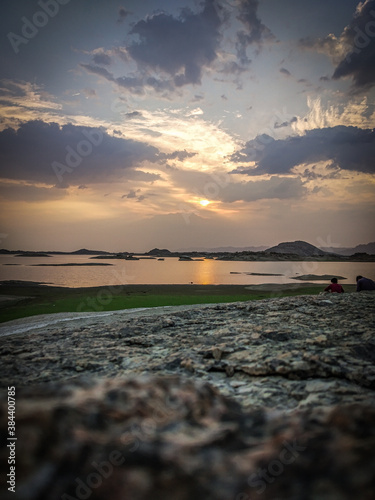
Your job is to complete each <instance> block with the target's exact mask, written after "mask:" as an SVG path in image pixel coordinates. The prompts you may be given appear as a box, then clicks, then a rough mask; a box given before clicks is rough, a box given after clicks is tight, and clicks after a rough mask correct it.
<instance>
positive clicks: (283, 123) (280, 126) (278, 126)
mask: <svg viewBox="0 0 375 500" xmlns="http://www.w3.org/2000/svg"><path fill="white" fill-rule="evenodd" d="M296 121H297V117H296V116H293V118H292V119H291V120H290V121H286V122H282V123H280V122H276V123H275V125H274V126H273V127H274V128H283V127H289V125H290V124H291V123H294V122H296Z"/></svg>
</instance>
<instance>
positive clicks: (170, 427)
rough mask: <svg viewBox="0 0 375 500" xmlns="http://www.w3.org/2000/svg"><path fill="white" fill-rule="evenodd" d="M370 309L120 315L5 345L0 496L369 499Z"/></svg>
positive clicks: (345, 300) (279, 306) (292, 307)
mask: <svg viewBox="0 0 375 500" xmlns="http://www.w3.org/2000/svg"><path fill="white" fill-rule="evenodd" d="M374 303H375V294H372V293H370V292H369V293H358V294H338V295H335V294H332V295H327V296H320V295H319V296H306V297H295V298H284V299H277V298H275V299H270V300H264V301H259V302H248V303H235V304H225V305H217V306H211V307H200V308H194V307H193V308H191V309H190V310H185V311H179V312H175V313H169V314H160V312H158V311H155V312H152V311H151V312H150V311H148V312H147V314H146V312H145V314H144V315H138V316H136V317H132V318H131V317H127V316H126V315H125V314H123V313H114V314H113V320H112V321H108V317H106V323H104V322H101V321H99V320H97V321H95V319H94V318H92V319H91V320H90V323H84V324H82V322H80V323H79V326H77V325H76V324H75V322H74V321H71V322H69V323H66V324H61V323H60V324H59V325H56V324H55V325H53V324H52V325H50V326H48V327H44V328H41V329H40V330H38V329H36V330H33V331H32V333H28V334H18V335H13V336H10V337H4V338H2V339H1V340H2V345H1V348H0V354H1V358H2V363H1V368H0V377H1V378H0V379H1V386H2V387H3V388H6V387H7V386H10V385H12V386H15V387H16V436H17V445H16V460H17V462H16V485H17V486H16V493H12V492H9V491H7V487H8V486H9V485H7V484H6V479H7V476H6V474H7V473H8V472H9V464H8V458H9V453H10V451H9V448H6V447H3V448H2V451H1V452H0V465H1V471H2V473H1V476H0V477H1V483H0V489H1V491H0V495H1V498H6V499H7V498H12V499H13V498H16V499H17V500H18V499H19V500H37V499H38V500H55V499H60V498H61V499H63V500H71V499H72V498H73V499H77V498H80V499H82V498H85V499H88V498H92V499H97V500H99V499H100V500H104V499H111V500H112V499H113V500H146V499H147V500H148V499H150V498H152V499H156V500H159V499H160V500H162V499H163V500H190V499H192V498H193V499H195V500H201V499H202V500H203V499H204V500H211V499H212V500H249V499H250V500H251V499H254V498H256V499H260V500H271V499H272V500H276V499H278V500H306V499H314V500H315V499H319V500H320V499H323V500H341V499H343V500H346V499H348V500H349V499H350V500H351V499H353V498H360V499H369V500H370V499H372V498H374V493H375V479H374V474H373V471H374V470H375V452H374V449H375V428H374V425H373V424H374V422H375V398H374V388H375V368H374V359H375V343H374V339H373V334H374V325H375V314H374V313H375V309H374ZM62 325H64V326H62ZM2 394H3V396H2V398H1V400H0V432H1V435H2V436H3V437H4V442H6V437H7V436H8V433H7V419H8V417H7V399H6V390H5V391H2ZM228 396H229V397H228Z"/></svg>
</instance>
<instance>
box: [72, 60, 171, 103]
mask: <svg viewBox="0 0 375 500" xmlns="http://www.w3.org/2000/svg"><path fill="white" fill-rule="evenodd" d="M80 66H81V67H82V68H84V69H85V70H86V71H87V72H88V73H92V74H94V75H99V76H102V77H103V78H105V79H106V80H108V81H110V82H114V83H117V85H118V86H119V87H122V88H124V89H127V90H130V91H131V92H133V93H134V94H139V95H143V94H144V93H145V87H150V88H153V89H154V90H155V91H156V92H159V93H162V92H165V91H171V90H173V82H172V81H171V80H160V79H157V78H155V77H150V76H144V75H140V74H139V75H136V76H120V77H117V78H116V77H115V76H114V75H113V74H112V73H110V72H109V71H108V70H107V69H106V68H102V67H101V66H97V65H93V64H80Z"/></svg>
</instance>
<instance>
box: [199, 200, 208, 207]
mask: <svg viewBox="0 0 375 500" xmlns="http://www.w3.org/2000/svg"><path fill="white" fill-rule="evenodd" d="M210 203H211V202H210V201H208V200H200V201H199V204H200V205H202V207H207V205H209V204H210Z"/></svg>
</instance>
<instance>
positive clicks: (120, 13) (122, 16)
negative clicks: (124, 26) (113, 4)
mask: <svg viewBox="0 0 375 500" xmlns="http://www.w3.org/2000/svg"><path fill="white" fill-rule="evenodd" d="M130 14H131V12H130V10H126V9H125V8H124V7H120V8H119V11H118V19H117V22H118V23H123V22H124V21H125V19H126V18H127V17H128V16H129V15H130Z"/></svg>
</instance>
